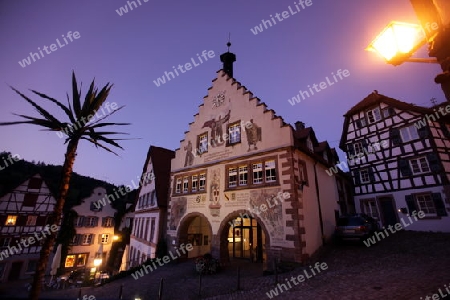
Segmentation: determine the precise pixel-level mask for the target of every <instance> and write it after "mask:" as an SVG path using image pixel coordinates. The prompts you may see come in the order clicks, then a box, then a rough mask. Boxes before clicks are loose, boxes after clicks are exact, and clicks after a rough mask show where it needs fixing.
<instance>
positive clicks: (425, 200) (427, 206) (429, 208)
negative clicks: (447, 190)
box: [416, 194, 437, 215]
mask: <svg viewBox="0 0 450 300" xmlns="http://www.w3.org/2000/svg"><path fill="white" fill-rule="evenodd" d="M416 202H417V206H418V208H419V211H423V212H424V213H425V215H436V214H437V212H436V207H435V206H434V202H433V199H432V197H431V194H419V195H416Z"/></svg>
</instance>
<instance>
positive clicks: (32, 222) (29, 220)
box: [26, 216, 37, 226]
mask: <svg viewBox="0 0 450 300" xmlns="http://www.w3.org/2000/svg"><path fill="white" fill-rule="evenodd" d="M36 221H37V216H27V223H26V225H27V226H35V225H36Z"/></svg>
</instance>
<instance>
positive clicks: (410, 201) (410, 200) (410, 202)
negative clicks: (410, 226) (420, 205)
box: [405, 195, 417, 215]
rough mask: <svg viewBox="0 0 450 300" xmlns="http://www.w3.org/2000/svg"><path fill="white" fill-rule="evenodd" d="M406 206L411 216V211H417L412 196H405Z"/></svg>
mask: <svg viewBox="0 0 450 300" xmlns="http://www.w3.org/2000/svg"><path fill="white" fill-rule="evenodd" d="M405 201H406V205H407V206H408V214H410V215H411V213H412V212H413V211H415V210H416V211H417V207H416V202H415V200H414V197H413V195H406V196H405Z"/></svg>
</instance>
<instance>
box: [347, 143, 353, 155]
mask: <svg viewBox="0 0 450 300" xmlns="http://www.w3.org/2000/svg"><path fill="white" fill-rule="evenodd" d="M347 153H348V155H354V154H355V148H354V147H353V144H347Z"/></svg>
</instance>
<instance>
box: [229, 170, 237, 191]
mask: <svg viewBox="0 0 450 300" xmlns="http://www.w3.org/2000/svg"><path fill="white" fill-rule="evenodd" d="M237 174H238V173H237V168H234V167H233V168H229V169H228V187H235V186H237Z"/></svg>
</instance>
